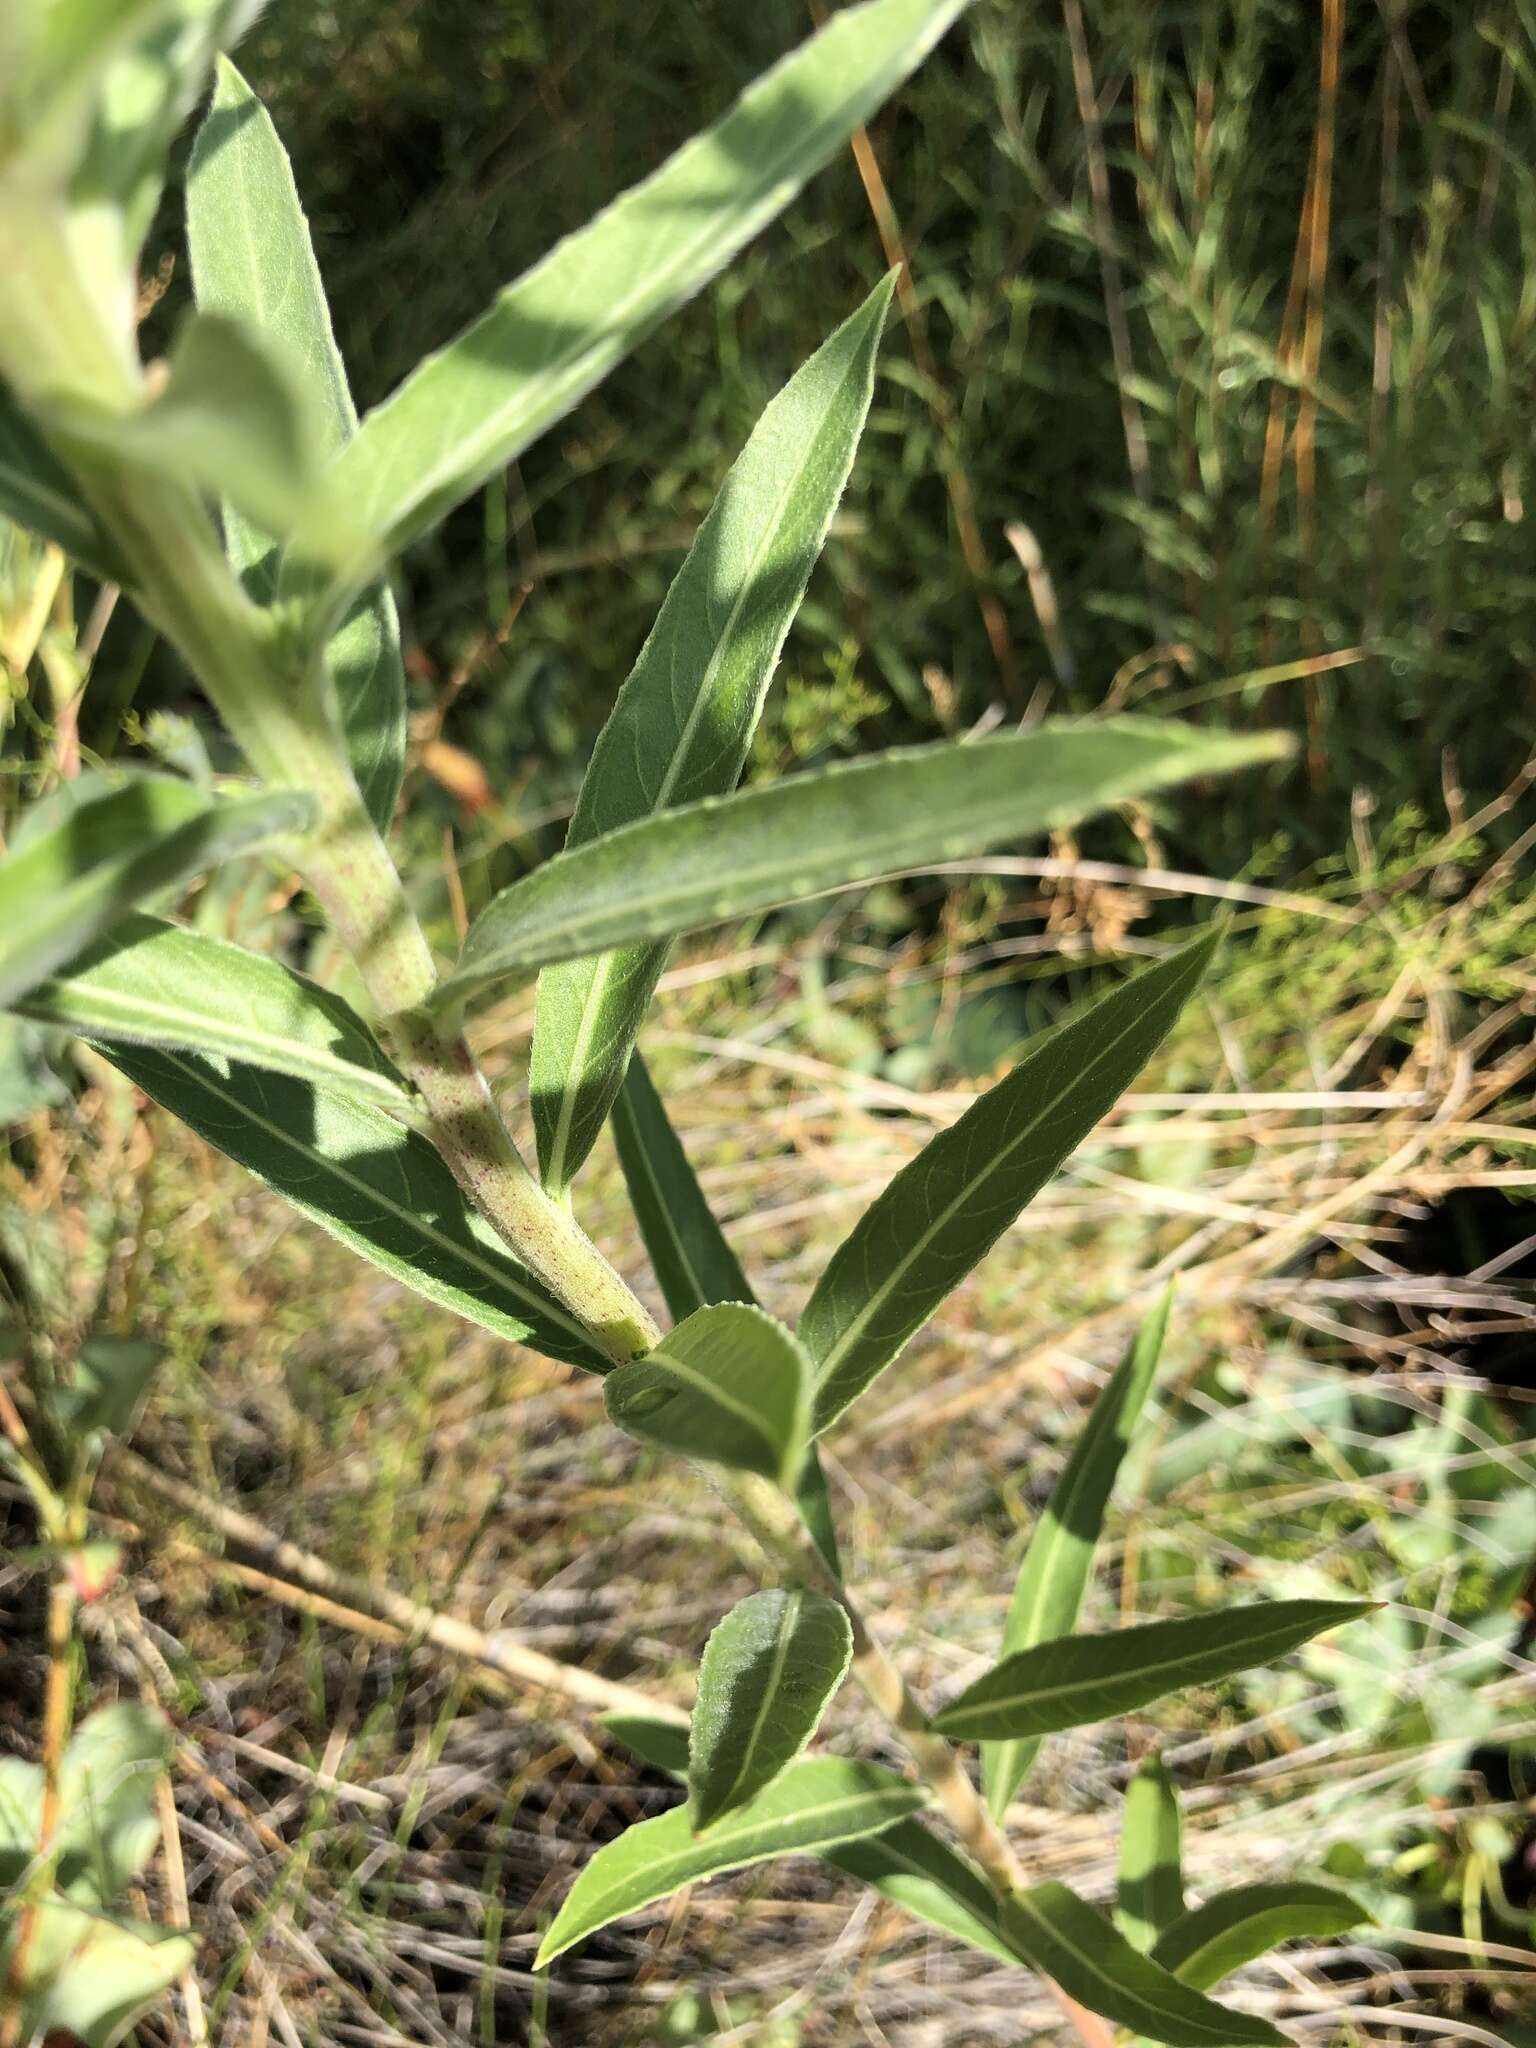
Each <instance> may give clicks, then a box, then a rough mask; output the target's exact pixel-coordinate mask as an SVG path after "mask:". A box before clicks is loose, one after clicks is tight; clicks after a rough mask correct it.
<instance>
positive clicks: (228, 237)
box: [187, 59, 405, 831]
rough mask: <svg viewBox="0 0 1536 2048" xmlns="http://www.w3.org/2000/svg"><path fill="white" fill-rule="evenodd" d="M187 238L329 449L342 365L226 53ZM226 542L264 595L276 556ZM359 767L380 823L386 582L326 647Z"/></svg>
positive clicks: (266, 120)
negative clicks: (293, 377)
mask: <svg viewBox="0 0 1536 2048" xmlns="http://www.w3.org/2000/svg"><path fill="white" fill-rule="evenodd" d="M187 246H188V250H189V252H190V254H191V258H192V275H193V281H194V284H195V286H196V289H197V302H198V304H199V306H201V307H204V308H205V309H206V310H208V311H209V312H212V313H222V314H227V315H230V316H232V317H237V318H241V319H244V320H246V321H248V322H249V323H250V324H251V326H253V327H254V328H256V329H258V330H259V331H260V332H261V333H263V334H265V335H268V336H271V337H274V338H275V339H276V340H277V341H278V342H279V343H280V344H281V345H282V346H283V347H284V348H285V349H286V351H287V354H288V356H289V358H290V359H291V360H292V362H293V363H294V364H295V365H296V367H297V369H298V371H299V373H300V377H301V381H302V383H303V385H304V387H305V389H306V390H307V391H308V392H309V393H310V394H311V396H312V399H313V402H314V410H315V415H316V422H317V426H316V431H317V433H318V435H319V439H320V448H321V452H322V454H323V455H325V456H327V457H329V456H332V455H334V454H335V453H336V452H337V451H338V450H339V449H341V448H342V447H344V446H345V445H346V443H347V442H348V441H349V440H350V439H351V438H352V435H353V434H354V433H355V432H356V429H357V414H356V411H355V410H354V408H353V404H352V394H351V391H350V389H349V387H348V384H347V373H346V368H345V366H344V364H343V362H342V359H341V352H340V350H339V349H338V348H337V346H336V338H335V335H334V333H333V332H332V328H331V316H330V310H329V308H328V306H327V304H326V298H325V287H324V285H323V283H322V282H321V278H320V269H319V266H318V264H317V263H316V261H315V252H314V248H313V245H312V243H311V241H310V234H309V223H308V222H307V221H306V219H305V218H304V209H303V207H302V206H301V205H300V203H299V195H298V191H297V189H296V187H295V185H294V182H293V172H292V169H291V168H290V166H289V162H288V155H287V152H286V150H285V149H284V148H283V145H282V142H281V141H280V140H279V138H278V134H277V130H276V129H275V128H274V127H273V125H272V121H271V118H270V116H269V115H268V113H267V110H266V108H265V107H264V106H263V105H262V103H261V101H260V100H259V99H258V98H257V97H256V95H255V94H254V93H253V92H252V91H251V89H250V87H249V86H248V85H247V84H246V82H245V80H244V79H243V78H242V77H241V76H240V73H239V72H238V71H237V70H236V69H235V67H234V65H233V64H231V63H229V62H228V61H227V59H226V60H221V61H220V63H219V65H218V67H217V70H216V73H215V80H214V90H213V98H212V101H211V102H210V105H209V108H208V112H207V114H206V116H205V117H204V119H203V122H202V125H201V127H200V128H199V129H198V131H197V136H196V139H195V141H194V143H193V145H192V154H191V158H190V160H189V162H188V165H187ZM225 539H226V544H227V545H228V548H229V552H230V557H231V559H232V561H233V562H234V564H235V566H236V568H237V569H238V570H240V572H241V573H242V574H243V575H244V576H245V577H246V578H247V581H248V583H249V585H250V586H251V588H252V592H253V595H255V596H257V597H258V598H268V597H270V596H271V595H272V590H273V586H274V584H275V580H276V562H275V559H274V557H273V554H272V550H271V543H270V541H269V539H268V538H267V536H266V535H265V534H263V533H261V532H259V531H257V530H256V529H254V528H253V527H251V526H249V525H248V524H247V523H246V522H245V521H244V520H243V519H242V518H241V517H240V515H239V514H238V513H236V512H227V513H226V517H225ZM327 663H328V666H329V669H330V672H331V676H332V679H333V681H334V684H335V687H336V692H337V700H338V708H339V711H340V715H341V722H342V727H343V730H344V732H345V734H346V737H347V745H348V751H349V753H350V755H351V760H352V768H353V772H354V774H355V775H356V777H357V781H358V786H359V788H360V789H361V790H362V792H363V796H364V799H365V801H366V802H367V805H368V810H369V813H370V815H371V816H372V818H373V821H374V823H375V824H376V825H378V827H379V828H380V830H381V831H382V830H383V829H384V828H385V827H386V826H387V825H388V823H389V821H390V818H391V816H392V814H393V812H394V808H395V802H396V799H397V798H398V796H399V794H400V779H401V775H402V773H403V770H404V763H405V670H404V667H403V665H402V662H401V657H400V627H399V621H398V619H397V617H396V615H395V606H394V600H393V598H392V597H391V596H390V593H389V588H388V586H387V584H384V583H378V584H375V585H374V587H373V588H372V590H371V591H369V592H367V593H366V594H365V595H364V596H363V597H362V598H361V599H360V600H359V602H358V604H357V605H356V606H355V607H354V608H353V611H352V613H351V614H350V616H349V617H348V619H347V620H346V622H345V623H344V624H343V625H342V627H341V628H340V630H339V631H338V633H337V634H336V636H335V638H334V639H333V640H332V641H331V644H330V647H329V649H328V651H327Z"/></svg>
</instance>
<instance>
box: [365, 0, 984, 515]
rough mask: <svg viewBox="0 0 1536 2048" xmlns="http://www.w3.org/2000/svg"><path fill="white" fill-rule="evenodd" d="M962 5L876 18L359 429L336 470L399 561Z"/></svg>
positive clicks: (508, 295)
mask: <svg viewBox="0 0 1536 2048" xmlns="http://www.w3.org/2000/svg"><path fill="white" fill-rule="evenodd" d="M965 4H966V0H868V4H866V5H864V6H860V7H850V8H845V9H844V10H843V11H842V12H840V13H839V14H838V16H837V18H836V20H835V21H833V22H832V23H831V24H830V25H829V26H828V27H827V28H825V29H823V30H822V31H821V33H820V34H819V35H815V36H812V37H811V38H810V40H809V41H808V42H806V43H804V44H803V45H802V46H801V47H800V48H799V49H798V50H796V51H794V52H792V54H791V55H790V56H788V57H786V58H785V59H784V60H783V62H782V63H780V64H777V65H775V66H774V68H773V69H772V70H771V71H768V72H766V73H765V74H764V75H763V76H762V77H761V78H760V79H758V80H757V81H756V83H755V84H753V85H751V86H749V87H748V89H747V91H746V92H745V93H744V94H743V95H742V97H741V99H740V100H739V101H738V102H737V103H736V105H735V107H733V108H732V110H731V111H730V112H729V113H728V114H727V115H726V116H725V118H724V119H723V120H721V121H719V122H717V123H716V125H715V126H714V127H713V128H710V129H707V130H706V131H704V132H703V133H702V134H700V135H697V136H695V137H694V138H693V140H692V141H690V142H688V143H685V144H684V146H683V147H682V148H681V149H680V150H679V151H678V152H677V154H676V155H675V156H673V157H671V158H669V160H668V161H667V162H666V163H665V164H663V165H662V167H661V169H660V170H659V171H657V172H656V173H655V174H654V175H653V176H652V177H650V178H648V179H646V180H645V182H644V183H643V184H640V185H636V186H635V187H633V189H632V190H630V191H629V192H626V193H625V194H624V195H623V197H622V198H620V199H619V200H617V201H616V202H615V203H614V204H613V205H612V206H610V207H608V208H607V210H606V211H605V212H603V213H600V214H599V215H598V216H597V217H596V219H595V220H593V221H591V222H589V223H588V225H587V226H586V227H584V228H582V229H580V230H579V231H578V232H577V233H576V234H574V235H571V236H569V237H567V239H566V240H565V241H563V242H560V243H558V244H557V245H556V247H555V248H553V249H552V250H551V251H550V253H549V254H548V255H547V256H546V257H545V258H544V259H543V261H542V262H540V263H539V264H537V265H536V266H535V267H534V268H533V269H532V270H531V271H529V272H528V273H527V274H526V275H525V276H523V277H521V278H519V279H518V280H517V282H516V283H514V284H512V285H510V286H509V287H508V288H507V289H506V290H505V291H504V292H503V293H502V294H501V296H500V297H499V298H498V299H497V300H496V301H495V302H494V303H493V305H492V306H491V307H490V308H489V310H488V311H487V312H486V313H485V314H484V315H482V317H481V318H480V319H479V320H477V321H476V322H475V323H474V324H473V325H472V326H471V327H469V328H468V329H467V330H466V331H465V332H464V333H463V334H461V335H460V336H459V337H458V339H457V340H456V341H454V342H452V343H451V344H450V345H449V346H448V347H447V348H445V349H443V350H442V351H441V352H440V353H438V354H436V355H433V356H429V357H428V358H427V360H426V361H425V362H424V363H422V364H421V365H420V366H419V367H418V368H417V369H416V370H415V371H413V372H412V374H411V375H410V376H409V377H408V378H407V379H406V381H405V383H404V384H403V385H401V387H400V388H399V390H397V391H396V392H395V393H394V394H393V396H392V397H390V398H389V399H387V400H386V401H385V402H384V404H383V405H381V406H379V407H378V408H377V409H376V410H375V411H374V412H372V413H370V414H369V415H368V417H367V418H366V419H365V420H364V421H363V425H362V430H361V432H360V433H359V435H358V437H357V439H356V441H354V442H353V444H352V445H351V447H350V448H348V449H347V450H346V452H345V453H344V454H343V455H342V456H341V458H340V460H339V461H338V463H337V464H336V471H335V474H336V480H337V483H338V485H339V487H340V489H341V491H342V493H343V494H344V496H345V499H346V501H347V502H348V503H349V504H350V505H352V506H354V507H355V508H356V512H357V515H358V517H359V518H360V519H361V520H362V521H363V522H364V523H365V524H366V526H367V527H368V530H369V531H370V532H372V533H373V534H375V535H377V536H378V537H379V538H380V539H381V540H382V541H383V542H384V544H385V546H386V548H387V549H388V550H389V551H390V552H397V551H398V550H399V549H401V548H403V547H404V546H405V545H406V543H407V542H408V541H411V540H413V539H415V538H416V537H417V536H418V535H420V534H423V533H425V532H427V531H428V530H429V529H430V528H431V527H432V526H434V525H435V524H436V523H437V521H438V520H440V519H441V518H442V517H443V516H444V514H445V513H447V512H448V511H449V510H450V509H451V508H452V507H453V506H454V505H456V504H457V503H458V502H459V501H460V499H462V498H464V497H467V496H468V494H469V493H470V492H471V491H473V490H474V489H475V488H476V487H477V485H479V484H480V483H482V482H484V480H485V479H486V478H487V477H488V476H491V475H493V474H494V473H495V471H497V470H498V469H501V468H503V467H505V465H506V464H507V463H509V462H511V461H513V460H514V459H515V458H516V457H517V455H518V454H519V453H520V452H521V451H522V450H523V449H524V448H526V447H527V446H528V445H529V443H530V442H531V441H534V440H536V439H537V438H538V436H539V435H540V434H542V433H543V432H544V431H545V430H546V429H547V428H548V427H549V426H551V425H552V424H553V422H554V421H555V420H557V419H559V418H560V417H561V415H562V414H563V413H566V412H568V411H569V410H570V408H571V407H572V406H573V405H575V404H576V402H577V400H578V399H580V398H582V397H583V396H585V394H586V393H587V392H588V391H590V390H591V389H592V388H593V386H594V385H595V384H597V383H599V382H600V381H601V380H602V379H603V378H604V377H606V376H607V374H608V373H609V371H610V370H612V369H613V367H614V366H615V364H617V363H619V362H622V361H623V359H624V357H625V356H626V355H628V354H629V352H630V350H631V349H633V348H634V347H635V346H636V344H637V343H638V342H639V341H640V340H642V339H643V337H644V336H645V335H646V334H647V333H649V331H650V330H651V328H653V327H654V326H655V325H656V324H657V322H658V321H660V320H662V319H664V318H665V317H666V315H667V314H669V313H671V312H672V311H673V310H674V309H675V308H676V307H678V306H680V305H682V304H683V303H684V301H685V300H687V299H689V298H691V297H692V296H693V294H694V293H695V292H697V291H699V290H700V289H701V288H702V287H703V286H704V285H705V284H707V283H708V281H709V279H710V278H711V277H713V276H714V275H715V273H716V272H717V271H718V270H720V269H722V268H723V267H724V265H725V264H726V263H728V262H729V261H730V259H731V257H732V256H734V255H735V254H736V252H737V250H738V249H740V248H742V247H743V246H744V245H745V244H746V243H747V242H748V241H750V240H751V239H752V237H753V236H754V235H756V234H757V233H759V232H760V230H761V229H762V228H764V227H766V226H767V224H768V222H769V221H771V220H772V219H773V218H774V216H775V215H776V214H778V213H779V212H781V211H782V209H783V208H784V207H785V206H786V205H787V204H788V203H789V201H790V200H791V199H792V198H793V197H794V195H795V193H796V192H797V191H798V190H799V188H800V187H801V185H803V184H804V183H805V181H806V179H807V178H809V177H810V176H811V175H812V174H813V173H814V172H815V171H817V170H819V169H820V168H821V166H822V165H823V164H824V163H826V162H827V160H828V159H829V158H830V157H831V156H833V155H834V154H835V152H836V151H837V150H838V149H839V147H840V146H841V145H842V143H843V142H844V141H845V140H846V139H847V137H848V136H849V135H850V134H851V133H852V131H853V130H854V129H855V128H856V127H857V126H858V124H859V123H860V122H861V121H864V120H867V119H868V117H869V115H870V114H872V113H873V112H874V110H875V109H876V108H877V107H878V106H879V105H880V103H881V101H882V100H884V99H885V98H886V97H887V96H888V95H889V94H890V93H891V92H892V91H894V90H895V88H896V87H897V86H898V85H900V84H901V82H902V80H903V79H904V78H906V76H907V75H908V73H909V72H911V71H913V70H914V69H915V68H916V67H917V65H918V64H920V63H921V62H922V60H923V58H924V57H925V56H926V55H927V54H928V52H929V51H930V50H931V49H932V48H933V46H934V44H935V43H936V42H937V41H938V39H939V37H940V36H941V35H942V34H943V33H944V31H945V29H947V28H948V27H949V25H950V23H951V22H952V21H954V20H955V18H956V16H957V15H959V14H960V13H961V12H962V10H963V8H964V6H965Z"/></svg>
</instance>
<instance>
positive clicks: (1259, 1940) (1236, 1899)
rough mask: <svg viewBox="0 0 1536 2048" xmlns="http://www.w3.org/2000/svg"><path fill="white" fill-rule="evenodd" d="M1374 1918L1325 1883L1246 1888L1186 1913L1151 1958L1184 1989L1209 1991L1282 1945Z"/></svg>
mask: <svg viewBox="0 0 1536 2048" xmlns="http://www.w3.org/2000/svg"><path fill="white" fill-rule="evenodd" d="M1370 1918H1371V1916H1370V1914H1369V1913H1367V1912H1366V1910H1365V1909H1364V1907H1363V1906H1361V1905H1359V1904H1358V1903H1357V1902H1356V1901H1355V1900H1354V1899H1352V1898H1351V1897H1350V1896H1349V1894H1348V1893H1347V1892H1341V1891H1336V1890H1335V1889H1334V1888H1333V1886H1332V1885H1325V1884H1301V1883H1296V1884H1245V1885H1239V1886H1238V1887H1237V1888H1236V1889H1235V1890H1233V1891H1229V1892H1221V1893H1219V1894H1218V1895H1217V1896H1216V1897H1215V1898H1214V1899H1207V1900H1206V1902H1205V1904H1204V1905H1203V1906H1195V1907H1193V1908H1192V1909H1191V1910H1190V1911H1189V1912H1187V1913H1184V1914H1181V1915H1180V1917H1179V1918H1178V1919H1177V1920H1175V1921H1174V1922H1173V1924H1172V1925H1171V1926H1170V1927H1168V1928H1166V1929H1165V1931H1164V1932H1163V1933H1162V1934H1161V1935H1160V1936H1159V1938H1158V1941H1157V1945H1156V1947H1155V1948H1154V1949H1153V1950H1152V1959H1153V1961H1154V1962H1157V1963H1160V1964H1161V1965H1162V1967H1163V1968H1164V1969H1165V1970H1171V1971H1172V1972H1173V1974H1174V1976H1176V1977H1177V1978H1178V1980H1179V1982H1180V1983H1181V1984H1190V1985H1193V1987H1194V1988H1195V1990H1197V1991H1208V1990H1209V1989H1210V1987H1211V1986H1212V1985H1213V1984H1219V1983H1220V1982H1221V1980H1222V1978H1223V1977H1228V1976H1230V1975H1231V1974H1232V1972H1233V1971H1234V1970H1241V1969H1243V1968H1245V1967H1246V1965H1247V1964H1249V1963H1253V1962H1257V1961H1258V1959H1259V1957H1260V1956H1263V1955H1267V1954H1268V1953H1269V1951H1270V1950H1271V1949H1272V1948H1274V1947H1275V1946H1276V1944H1277V1943H1279V1942H1282V1941H1328V1940H1331V1939H1332V1938H1333V1936H1335V1935H1337V1934H1345V1933H1347V1932H1348V1930H1349V1929H1350V1928H1351V1927H1359V1926H1360V1925H1361V1924H1362V1922H1364V1921H1368V1920H1369V1919H1370Z"/></svg>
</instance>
